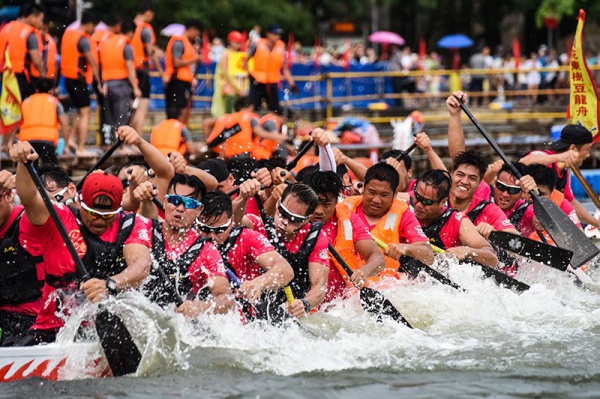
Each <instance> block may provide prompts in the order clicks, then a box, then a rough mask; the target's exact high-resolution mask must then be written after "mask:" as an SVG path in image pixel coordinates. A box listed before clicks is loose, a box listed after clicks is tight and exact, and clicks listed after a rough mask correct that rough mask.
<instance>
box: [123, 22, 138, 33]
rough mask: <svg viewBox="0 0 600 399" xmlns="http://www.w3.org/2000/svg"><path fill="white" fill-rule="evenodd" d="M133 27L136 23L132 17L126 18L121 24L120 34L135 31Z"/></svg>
mask: <svg viewBox="0 0 600 399" xmlns="http://www.w3.org/2000/svg"><path fill="white" fill-rule="evenodd" d="M135 29H136V25H135V22H133V20H132V19H126V20H125V21H123V23H122V24H121V34H123V35H126V34H127V33H133V32H135Z"/></svg>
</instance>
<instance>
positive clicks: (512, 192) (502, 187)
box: [496, 180, 521, 195]
mask: <svg viewBox="0 0 600 399" xmlns="http://www.w3.org/2000/svg"><path fill="white" fill-rule="evenodd" d="M496 188H497V189H498V190H500V191H502V192H506V191H508V193H509V194H510V195H515V194H519V193H520V192H521V187H519V186H509V185H508V184H504V183H502V182H501V181H498V180H496Z"/></svg>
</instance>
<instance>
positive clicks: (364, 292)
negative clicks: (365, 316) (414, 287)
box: [328, 244, 413, 328]
mask: <svg viewBox="0 0 600 399" xmlns="http://www.w3.org/2000/svg"><path fill="white" fill-rule="evenodd" d="M328 247H329V252H331V254H332V255H333V257H334V258H335V260H337V261H338V263H339V264H340V265H341V266H342V267H343V268H344V270H345V271H346V273H347V274H348V276H351V275H352V273H353V271H352V269H350V266H348V264H347V263H346V261H344V258H342V257H341V255H340V254H339V253H338V252H337V251H336V250H335V248H334V247H333V245H331V244H328ZM360 304H361V305H362V307H363V309H365V310H366V311H367V312H369V314H370V315H371V316H374V317H375V319H376V320H377V321H378V322H381V321H382V317H383V316H387V317H389V318H391V319H392V320H395V321H397V322H399V323H402V324H404V325H405V326H407V327H410V328H413V326H411V325H410V323H409V322H408V320H406V319H405V318H404V316H402V313H400V311H399V310H398V309H397V308H396V307H395V306H394V305H393V304H392V303H391V302H390V301H389V299H386V297H384V296H383V294H382V293H381V292H379V291H377V290H374V289H373V288H369V287H362V288H361V289H360Z"/></svg>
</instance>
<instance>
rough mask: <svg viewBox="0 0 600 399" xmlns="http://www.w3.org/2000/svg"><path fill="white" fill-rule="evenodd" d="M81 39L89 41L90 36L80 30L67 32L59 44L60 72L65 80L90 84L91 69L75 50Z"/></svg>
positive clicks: (83, 56) (83, 57)
mask: <svg viewBox="0 0 600 399" xmlns="http://www.w3.org/2000/svg"><path fill="white" fill-rule="evenodd" d="M82 37H85V38H87V39H88V40H89V41H90V46H91V43H92V42H91V40H90V35H88V34H87V33H85V32H83V31H81V30H78V29H77V30H67V31H65V33H64V34H63V37H62V40H61V42H60V51H61V53H60V57H61V58H60V72H61V74H62V75H63V76H64V77H65V78H69V79H78V80H85V82H86V83H87V84H90V83H92V78H93V72H92V67H91V65H90V64H88V62H87V60H86V58H85V55H84V54H83V53H80V52H79V51H78V50H77V43H79V39H81V38H82Z"/></svg>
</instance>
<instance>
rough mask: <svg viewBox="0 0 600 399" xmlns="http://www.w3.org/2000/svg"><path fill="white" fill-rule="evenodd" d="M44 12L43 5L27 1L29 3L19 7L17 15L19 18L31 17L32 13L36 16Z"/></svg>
mask: <svg viewBox="0 0 600 399" xmlns="http://www.w3.org/2000/svg"><path fill="white" fill-rule="evenodd" d="M45 12H46V11H45V9H44V7H42V6H41V5H39V4H36V3H29V4H27V5H25V6H23V7H21V9H20V10H19V14H18V16H19V18H28V17H31V16H32V15H33V16H36V17H37V16H38V15H40V14H43V13H45Z"/></svg>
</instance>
